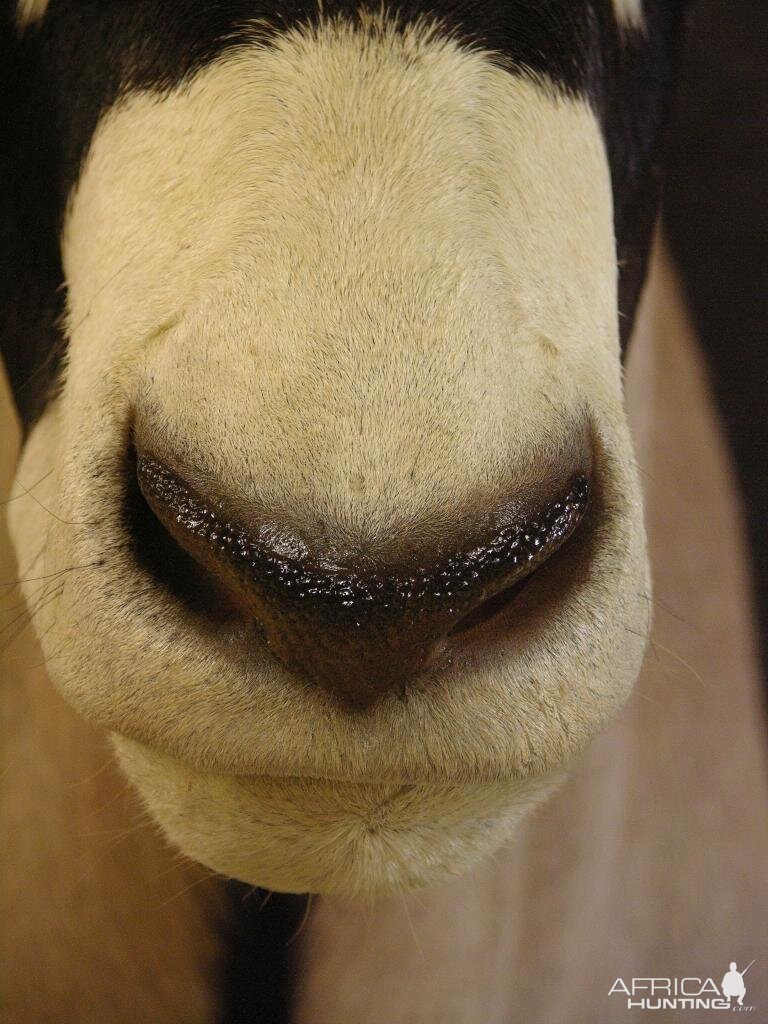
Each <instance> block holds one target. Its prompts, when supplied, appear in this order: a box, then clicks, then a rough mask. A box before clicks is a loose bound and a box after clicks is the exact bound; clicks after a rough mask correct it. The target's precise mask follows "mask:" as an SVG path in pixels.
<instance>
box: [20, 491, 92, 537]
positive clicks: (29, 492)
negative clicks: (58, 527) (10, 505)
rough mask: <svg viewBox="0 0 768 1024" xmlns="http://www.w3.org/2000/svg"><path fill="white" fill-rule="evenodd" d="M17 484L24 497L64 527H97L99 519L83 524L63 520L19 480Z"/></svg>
mask: <svg viewBox="0 0 768 1024" xmlns="http://www.w3.org/2000/svg"><path fill="white" fill-rule="evenodd" d="M16 483H17V484H18V486H19V487H21V489H22V490H23V491H24V495H26V496H28V497H30V498H31V499H32V501H34V502H35V504H36V505H39V506H40V508H41V509H42V510H43V512H47V513H48V515H49V516H50V517H51V518H52V519H55V520H56V521H57V522H59V523H61V524H62V525H63V526H96V524H97V523H98V519H94V520H90V521H88V520H86V521H83V522H76V521H74V520H70V519H62V518H61V517H60V516H57V515H56V513H55V512H52V511H51V510H50V509H49V508H48V507H47V506H45V505H44V504H43V503H42V501H40V499H39V498H38V497H37V495H35V494H33V493H32V492H31V490H30V489H29V488H28V487H25V486H24V484H23V483H22V482H21V481H20V480H17V481H16ZM24 495H17V497H24Z"/></svg>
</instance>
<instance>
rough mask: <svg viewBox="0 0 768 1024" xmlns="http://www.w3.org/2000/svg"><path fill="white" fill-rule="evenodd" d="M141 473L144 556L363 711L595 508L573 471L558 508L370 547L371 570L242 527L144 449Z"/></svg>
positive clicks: (259, 524) (512, 586) (199, 603)
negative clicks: (413, 543) (435, 537)
mask: <svg viewBox="0 0 768 1024" xmlns="http://www.w3.org/2000/svg"><path fill="white" fill-rule="evenodd" d="M133 479H134V481H135V491H136V492H137V493H136V494H135V495H134V496H133V507H134V513H133V529H134V533H135V535H136V543H137V549H143V550H139V554H140V556H141V559H142V560H143V561H144V563H145V564H149V565H152V566H153V568H154V571H155V574H156V575H157V576H158V577H160V578H163V579H164V581H165V582H166V583H169V582H170V583H171V584H172V589H174V590H175V592H176V593H177V594H180V595H181V596H184V597H185V598H186V599H187V601H188V602H189V601H190V600H191V602H192V603H193V604H194V605H195V606H196V607H197V608H198V609H199V610H205V609H206V608H207V609H208V610H209V614H212V615H216V616H220V615H221V614H222V610H226V609H230V610H231V613H232V614H237V615H238V617H239V618H240V619H241V620H245V621H247V622H250V623H251V624H252V625H253V626H254V627H255V629H256V632H257V633H258V635H259V636H260V637H261V638H262V640H263V642H265V643H266V645H267V646H268V647H269V648H270V650H271V652H272V654H273V655H274V656H275V657H276V658H277V659H278V660H280V661H282V662H283V663H284V664H285V665H286V666H287V667H288V668H289V669H290V670H291V671H292V672H294V673H296V674H298V675H300V676H304V677H305V678H307V679H309V680H310V681H311V682H313V683H316V684H318V685H320V686H322V687H323V688H325V689H327V690H328V691H330V692H332V693H334V694H335V695H336V696H337V697H339V698H341V699H342V700H343V701H344V703H346V704H347V706H349V707H357V708H362V707H366V706H368V705H369V704H371V703H372V702H373V701H374V700H376V699H377V698H378V697H379V696H380V695H381V694H382V693H384V692H386V691H394V692H397V693H402V692H403V690H404V688H405V686H406V685H407V683H408V682H409V681H410V680H411V679H413V678H414V677H416V676H418V675H419V674H420V673H421V672H422V671H424V669H425V668H427V667H428V666H429V665H430V664H432V663H433V661H434V659H435V657H436V656H437V655H438V654H439V652H440V651H442V650H444V649H445V647H446V641H452V640H453V638H456V637H463V635H464V634H466V633H469V632H470V631H472V630H474V629H475V628H476V627H478V626H480V625H482V624H483V623H485V622H486V621H488V620H489V619H493V618H494V617H495V616H497V615H498V613H499V612H500V611H501V610H503V609H504V608H506V607H507V606H508V605H509V604H510V603H511V602H512V601H513V600H514V598H515V597H516V596H517V595H518V594H519V593H520V591H521V590H522V589H523V588H524V587H525V586H526V585H527V582H528V580H529V579H530V577H531V576H532V574H534V573H535V572H536V571H537V570H538V569H539V568H540V567H541V566H542V565H543V564H544V563H545V562H547V561H548V560H549V559H550V558H551V557H552V556H553V555H554V554H555V553H556V552H557V551H558V550H559V549H560V548H561V547H562V546H563V545H564V544H565V542H566V541H567V540H568V538H569V537H570V536H571V535H572V534H573V532H574V531H575V530H576V528H577V527H578V526H579V524H580V522H581V521H582V519H583V517H584V514H585V512H586V510H587V507H588V505H589V503H590V486H589V482H588V479H587V476H586V474H585V473H581V474H576V475H574V476H571V478H570V482H569V483H564V484H561V486H560V487H559V488H557V491H556V492H555V494H554V496H553V498H552V499H551V500H549V501H548V502H547V501H546V500H545V501H542V500H541V499H539V500H538V501H537V500H535V499H530V500H529V503H528V505H527V511H521V504H520V503H516V504H514V505H511V506H508V507H506V509H507V510H506V511H501V510H500V511H499V512H498V515H497V518H496V519H495V520H492V519H491V518H489V517H488V515H490V513H489V514H488V515H486V518H485V523H486V526H485V527H484V528H479V529H478V531H477V533H476V534H475V536H474V538H473V540H474V543H467V536H466V534H465V539H464V541H463V542H462V540H461V539H460V538H458V535H456V536H455V537H454V539H453V540H452V541H449V540H448V538H447V537H443V538H442V541H441V542H440V543H438V544H437V546H436V547H435V548H434V549H433V551H432V553H431V554H430V553H428V552H427V551H426V550H420V551H418V552H416V553H412V554H411V555H407V554H404V553H403V552H401V553H400V555H399V556H398V555H397V554H393V555H391V556H389V557H387V556H386V555H384V554H380V555H378V556H375V557H374V553H373V552H367V553H366V556H365V563H366V566H367V568H365V569H363V567H362V565H361V564H360V561H359V558H355V557H353V556H349V557H348V558H345V557H341V558H339V557H336V554H337V553H334V557H333V558H331V557H327V555H328V552H327V551H326V550H325V548H324V547H322V548H319V549H314V548H313V545H312V544H311V543H310V542H309V541H307V540H306V539H302V538H299V537H298V536H294V535H293V534H292V533H289V532H287V531H286V530H285V529H284V528H283V527H280V526H279V525H278V524H276V523H275V522H273V521H272V518H273V517H272V516H264V515H262V516H255V517H249V518H251V520H252V521H251V522H250V523H248V524H247V525H246V523H245V522H244V521H241V520H238V519H236V518H235V517H233V516H230V515H229V514H228V513H227V511H226V509H225V505H224V503H223V502H221V501H218V500H217V501H211V500H210V499H207V498H205V496H204V495H203V494H201V493H200V492H198V491H197V490H196V489H195V488H194V487H193V486H192V485H191V484H190V483H189V482H187V481H186V480H185V479H183V478H182V477H181V476H179V475H177V473H176V472H175V471H172V470H170V469H169V468H168V467H167V466H166V465H164V464H163V463H162V462H160V461H158V460H157V459H155V458H154V457H152V456H149V455H145V454H142V453H139V454H138V455H137V458H136V463H135V472H134V475H133ZM567 479H568V478H567V477H566V480H567ZM558 492H559V493H558ZM550 494H552V491H550ZM129 504H130V503H129ZM480 507H482V505H481V503H480V502H478V508H480ZM503 508H504V506H500V509H503ZM494 522H495V524H496V525H495V526H494ZM483 535H484V536H483ZM289 541H290V543H289ZM446 549H447V550H446ZM555 589H556V588H555ZM476 635H477V637H478V638H479V637H480V636H482V635H483V634H482V633H481V631H480V630H478V631H477V634H476ZM473 636H475V634H473ZM473 642H474V641H473Z"/></svg>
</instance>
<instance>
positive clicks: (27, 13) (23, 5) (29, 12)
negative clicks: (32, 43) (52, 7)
mask: <svg viewBox="0 0 768 1024" xmlns="http://www.w3.org/2000/svg"><path fill="white" fill-rule="evenodd" d="M47 7H48V0H18V7H17V9H16V22H17V24H18V25H19V27H21V28H23V27H24V26H25V25H33V24H34V23H35V22H36V21H40V19H41V18H42V17H43V15H44V14H45V10H46V8H47Z"/></svg>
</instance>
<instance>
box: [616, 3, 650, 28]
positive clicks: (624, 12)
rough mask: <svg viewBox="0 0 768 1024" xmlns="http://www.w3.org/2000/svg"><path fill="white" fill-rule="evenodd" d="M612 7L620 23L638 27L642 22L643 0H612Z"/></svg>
mask: <svg viewBox="0 0 768 1024" xmlns="http://www.w3.org/2000/svg"><path fill="white" fill-rule="evenodd" d="M613 9H614V11H615V12H616V20H617V21H618V22H619V24H620V25H624V26H627V27H629V28H638V27H640V26H641V25H642V24H643V0H613Z"/></svg>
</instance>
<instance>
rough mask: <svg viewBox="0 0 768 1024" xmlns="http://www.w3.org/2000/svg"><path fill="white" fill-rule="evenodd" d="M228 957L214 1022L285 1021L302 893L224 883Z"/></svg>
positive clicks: (287, 1021) (301, 916)
mask: <svg viewBox="0 0 768 1024" xmlns="http://www.w3.org/2000/svg"><path fill="white" fill-rule="evenodd" d="M227 894H228V904H229V913H228V915H227V925H226V933H225V935H224V941H225V946H226V950H227V955H226V958H225V961H224V973H223V977H222V979H221V991H222V1006H221V1016H220V1018H219V1021H218V1024H290V1021H291V1010H292V1006H291V999H292V993H293V990H294V987H295V986H294V981H295V977H294V973H295V965H294V955H293V954H294V951H295V948H296V947H295V940H296V939H297V935H298V932H299V930H300V929H301V926H302V922H303V920H304V917H305V914H306V911H307V897H306V896H288V895H285V894H284V893H274V892H273V893H269V892H265V891H264V890H263V889H253V888H252V887H251V886H248V885H243V884H242V883H240V882H228V883H227Z"/></svg>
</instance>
